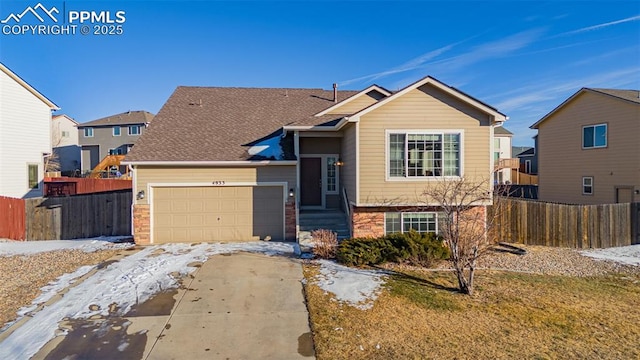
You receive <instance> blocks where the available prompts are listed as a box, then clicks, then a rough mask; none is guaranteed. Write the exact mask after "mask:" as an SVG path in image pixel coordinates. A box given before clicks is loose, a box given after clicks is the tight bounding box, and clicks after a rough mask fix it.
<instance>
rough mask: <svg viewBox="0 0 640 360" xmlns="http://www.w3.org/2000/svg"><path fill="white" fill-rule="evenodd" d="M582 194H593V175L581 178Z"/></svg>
mask: <svg viewBox="0 0 640 360" xmlns="http://www.w3.org/2000/svg"><path fill="white" fill-rule="evenodd" d="M582 195H593V176H584V177H583V178H582Z"/></svg>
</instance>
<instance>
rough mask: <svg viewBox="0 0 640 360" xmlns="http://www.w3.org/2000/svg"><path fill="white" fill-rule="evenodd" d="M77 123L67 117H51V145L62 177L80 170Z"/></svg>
mask: <svg viewBox="0 0 640 360" xmlns="http://www.w3.org/2000/svg"><path fill="white" fill-rule="evenodd" d="M77 125H78V123H77V122H76V121H75V120H73V119H72V118H70V117H69V116H67V115H55V116H53V122H52V124H51V144H52V146H53V153H54V154H55V155H56V156H55V161H57V163H58V165H59V171H60V172H61V173H62V175H63V176H69V175H72V174H74V173H75V172H76V170H80V146H79V145H78V128H77V127H76V126H77Z"/></svg>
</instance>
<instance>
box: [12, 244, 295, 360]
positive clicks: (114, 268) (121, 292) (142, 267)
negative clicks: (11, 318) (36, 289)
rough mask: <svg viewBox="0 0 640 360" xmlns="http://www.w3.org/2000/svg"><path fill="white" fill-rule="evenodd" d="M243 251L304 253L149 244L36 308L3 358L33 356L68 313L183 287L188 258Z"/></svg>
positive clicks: (104, 309)
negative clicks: (180, 283)
mask: <svg viewBox="0 0 640 360" xmlns="http://www.w3.org/2000/svg"><path fill="white" fill-rule="evenodd" d="M239 251H247V252H254V253H263V254H267V255H278V254H295V253H299V249H298V248H297V245H296V244H287V243H278V242H272V243H268V242H250V243H234V244H196V245H192V244H167V245H162V246H149V247H146V248H144V249H143V250H141V251H139V252H137V253H135V254H132V255H130V256H127V257H125V258H123V259H121V260H120V261H117V262H114V263H112V264H110V265H108V266H106V267H104V268H102V269H98V270H97V271H96V272H95V274H93V275H91V276H90V277H88V278H87V279H85V280H84V281H83V282H82V283H80V284H78V285H77V286H75V287H72V288H70V289H69V291H68V292H67V293H65V294H64V295H63V297H62V298H61V299H60V300H58V301H56V302H55V303H53V304H51V305H49V306H45V307H44V308H43V309H42V310H40V311H38V312H36V313H35V314H33V318H32V319H30V320H29V321H27V322H26V323H25V324H24V325H22V326H20V327H19V328H17V329H16V330H15V332H13V333H12V334H11V335H10V336H9V337H7V338H6V339H5V340H4V341H2V342H1V343H0V359H28V358H30V357H32V356H33V355H35V354H36V353H37V352H38V351H39V350H40V349H41V348H42V346H44V345H45V344H46V343H47V342H48V341H49V340H51V339H52V338H53V337H54V336H55V332H56V330H58V323H59V322H60V321H61V320H63V319H64V318H72V319H86V318H89V317H91V316H94V315H102V316H107V315H108V314H109V311H110V310H109V309H110V308H113V307H112V306H111V305H112V304H115V305H116V310H115V311H116V312H117V313H118V314H125V313H127V312H128V311H129V310H131V307H132V306H134V305H136V304H139V303H142V302H144V301H145V300H147V299H149V298H151V297H152V296H153V295H155V294H156V293H159V292H161V291H164V290H167V289H171V288H176V287H178V281H179V279H180V278H181V277H182V276H184V275H186V274H188V273H190V272H192V271H194V270H195V268H194V267H190V266H189V264H192V263H194V262H204V261H206V260H207V258H208V257H209V256H211V255H216V254H224V253H234V252H239ZM82 271H85V269H83V270H78V271H77V272H76V273H74V274H70V275H69V276H63V277H61V278H60V279H58V282H57V284H56V285H55V288H56V289H62V288H65V287H66V286H64V285H65V283H66V285H69V284H70V283H71V282H72V281H75V279H77V278H78V275H79V274H80V273H81V272H82ZM51 291H53V290H51ZM45 292H47V293H48V292H49V291H45ZM51 296H53V295H51ZM92 309H93V310H92ZM32 310H33V309H32ZM32 310H31V311H32Z"/></svg>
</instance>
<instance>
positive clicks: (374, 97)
mask: <svg viewBox="0 0 640 360" xmlns="http://www.w3.org/2000/svg"><path fill="white" fill-rule="evenodd" d="M383 97H384V95H382V94H380V93H379V92H377V91H375V90H371V91H369V92H368V93H366V94H362V95H360V96H359V97H357V98H355V99H353V100H351V101H349V102H347V103H346V104H344V105H342V106H339V107H337V108H335V109H333V110H331V111H329V112H328V113H327V114H353V113H356V112H358V111H360V110H362V109H364V108H366V107H367V106H369V105H371V104H373V103H375V102H377V101H378V100H379V99H382V98H383Z"/></svg>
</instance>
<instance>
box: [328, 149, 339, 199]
mask: <svg viewBox="0 0 640 360" xmlns="http://www.w3.org/2000/svg"><path fill="white" fill-rule="evenodd" d="M336 161H338V159H336V158H335V157H333V156H327V193H337V192H338V188H337V186H336V185H337V181H336V180H337V169H336Z"/></svg>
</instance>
